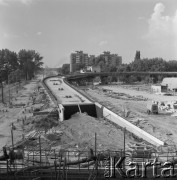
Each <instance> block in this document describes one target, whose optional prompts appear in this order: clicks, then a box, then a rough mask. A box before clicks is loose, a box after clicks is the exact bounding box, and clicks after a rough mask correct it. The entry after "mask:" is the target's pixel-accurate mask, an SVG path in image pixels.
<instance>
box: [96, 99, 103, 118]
mask: <svg viewBox="0 0 177 180" xmlns="http://www.w3.org/2000/svg"><path fill="white" fill-rule="evenodd" d="M95 108H96V114H97V117H98V118H102V117H103V106H102V105H101V104H99V103H97V102H95Z"/></svg>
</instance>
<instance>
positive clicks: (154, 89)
mask: <svg viewBox="0 0 177 180" xmlns="http://www.w3.org/2000/svg"><path fill="white" fill-rule="evenodd" d="M167 89H168V86H166V85H152V86H151V91H152V92H155V93H157V92H158V93H160V92H167Z"/></svg>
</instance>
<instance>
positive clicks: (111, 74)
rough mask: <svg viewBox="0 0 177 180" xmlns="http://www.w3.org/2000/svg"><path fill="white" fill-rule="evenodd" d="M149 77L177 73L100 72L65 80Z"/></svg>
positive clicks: (68, 77)
mask: <svg viewBox="0 0 177 180" xmlns="http://www.w3.org/2000/svg"><path fill="white" fill-rule="evenodd" d="M131 75H135V76H149V77H157V76H162V77H167V76H168V77H177V72H160V71H158V72H143V71H139V72H137V71H132V72H100V73H82V74H81V73H80V74H71V75H68V76H66V77H67V80H79V79H87V78H94V77H97V76H99V77H108V76H114V77H119V76H131Z"/></svg>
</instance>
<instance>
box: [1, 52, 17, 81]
mask: <svg viewBox="0 0 177 180" xmlns="http://www.w3.org/2000/svg"><path fill="white" fill-rule="evenodd" d="M18 67H19V64H18V59H17V54H16V53H15V52H12V51H10V50H8V49H2V50H0V72H1V76H2V81H6V82H8V76H9V74H10V73H11V72H13V71H14V70H16V69H17V68H18Z"/></svg>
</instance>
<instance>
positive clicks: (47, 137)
mask: <svg viewBox="0 0 177 180" xmlns="http://www.w3.org/2000/svg"><path fill="white" fill-rule="evenodd" d="M3 101H4V103H1V104H0V109H1V110H0V149H1V152H0V174H1V179H62V180H64V179H88V180H91V179H105V178H108V179H115V178H120V179H121V178H122V179H124V178H130V177H133V175H135V176H134V178H135V179H139V178H140V177H145V175H144V173H143V163H148V162H149V163H152V164H153V163H154V162H159V163H160V164H161V166H158V167H157V168H156V175H161V172H162V171H163V168H166V174H163V175H164V176H163V177H164V178H166V177H167V176H169V177H170V178H172V179H174V174H175V168H176V163H177V153H176V152H177V149H176V144H177V132H176V125H177V121H176V111H177V108H176V106H175V105H176V102H177V96H176V95H175V94H173V96H164V95H159V94H155V93H154V92H152V91H151V88H150V86H149V85H143V84H141V85H139V84H138V85H137V84H136V85H122V84H121V85H120V84H119V85H99V86H87V87H78V86H77V87H76V86H74V85H71V84H69V83H68V82H67V79H65V78H64V77H61V76H60V77H59V76H51V77H48V78H44V79H43V78H42V76H40V75H39V76H37V77H36V79H33V80H31V81H28V82H26V83H22V84H21V85H14V88H13V87H12V88H11V89H10V92H9V89H7V91H4V99H3ZM148 104H150V106H148ZM119 160H122V162H120V161H119ZM117 162H119V163H118V165H117ZM132 162H134V163H135V162H136V165H138V166H139V167H140V169H141V170H140V174H139V175H140V176H136V172H135V171H136V170H135V169H136V168H134V167H135V164H132ZM166 162H169V163H171V164H170V165H169V164H164V163H166ZM131 168H132V169H133V168H134V170H132V171H131V172H130V169H131ZM173 170H174V172H173V174H171V172H172V171H173ZM153 173H154V171H153V168H152V167H148V168H147V175H146V177H147V178H149V179H151V178H154V174H153Z"/></svg>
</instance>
